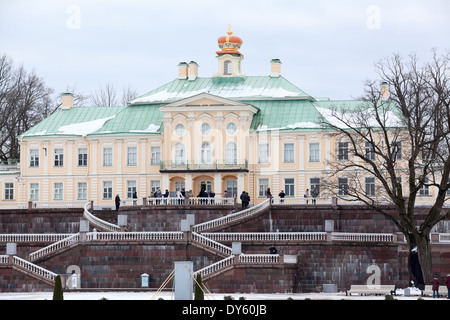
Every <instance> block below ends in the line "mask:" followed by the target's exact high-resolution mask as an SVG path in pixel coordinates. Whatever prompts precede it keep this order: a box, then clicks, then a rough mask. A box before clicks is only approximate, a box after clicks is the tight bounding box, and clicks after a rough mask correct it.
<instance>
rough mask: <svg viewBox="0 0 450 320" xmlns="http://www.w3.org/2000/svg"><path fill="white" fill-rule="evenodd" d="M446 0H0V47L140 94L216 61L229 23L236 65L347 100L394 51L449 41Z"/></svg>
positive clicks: (55, 72)
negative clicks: (237, 42)
mask: <svg viewBox="0 0 450 320" xmlns="http://www.w3.org/2000/svg"><path fill="white" fill-rule="evenodd" d="M449 12H450V1H448V0H427V1H423V0H422V1H417V0H408V1H406V0H387V1H384V0H370V1H366V0H354V1H353V0H347V1H344V0H333V1H320V0H315V1H304V0H296V1H288V0H285V1H274V0H257V1H253V0H245V1H243V0H226V1H225V0H224V1H216V0H197V1H186V0H184V1H175V0H173V1H172V0H165V1H144V0H141V1H138V0H115V1H112V0H109V1H106V0H105V1H93V0H90V1H88V0H84V1H82V0H69V1H66V0H28V1H27V0H1V1H0V54H7V55H8V56H10V57H11V58H12V59H13V60H14V61H15V62H16V63H17V64H23V65H24V66H25V68H26V69H27V70H34V71H35V72H36V73H37V74H38V75H40V76H41V77H43V78H44V80H45V82H46V83H47V85H48V86H49V87H51V88H53V89H54V90H55V92H58V93H60V92H64V91H65V90H66V88H67V86H70V87H72V86H76V88H77V90H78V91H80V92H83V93H85V94H88V93H90V92H92V91H95V90H97V89H98V88H99V87H101V86H104V85H105V84H106V83H111V84H113V85H114V86H115V87H116V88H118V89H119V90H120V91H121V89H122V87H124V86H131V87H132V88H135V89H136V90H137V92H138V93H139V94H144V93H146V92H148V91H150V90H152V89H154V88H156V87H158V86H161V85H163V84H165V83H167V82H169V81H171V80H173V79H175V78H176V77H177V65H178V63H179V62H180V61H186V62H189V61H191V60H194V61H196V62H197V63H198V64H199V66H200V68H199V75H200V76H203V77H210V76H211V75H212V74H213V73H214V72H216V69H217V60H216V54H215V52H216V51H217V50H218V47H217V38H218V37H219V36H222V35H226V32H227V27H228V25H231V26H232V28H233V32H234V35H237V36H239V37H241V38H242V39H243V41H244V43H243V45H242V47H241V50H240V51H241V53H242V54H244V57H245V58H244V60H243V62H242V71H243V73H244V74H246V75H249V76H251V75H252V76H256V75H268V74H269V70H270V67H269V62H270V60H271V59H272V58H279V59H281V61H282V63H283V64H282V74H283V76H284V77H286V78H287V79H288V80H289V81H291V82H292V83H293V84H295V85H296V86H298V87H299V88H300V89H302V90H303V91H305V92H307V93H308V94H310V95H312V96H314V97H330V98H331V99H352V98H355V97H359V96H360V95H361V93H362V91H363V82H364V80H367V79H377V76H376V74H375V73H374V63H375V62H376V61H377V60H379V59H381V58H383V57H386V56H391V55H392V54H393V53H401V54H403V55H405V56H407V55H408V54H410V53H416V54H417V55H418V56H419V58H421V59H422V60H427V59H429V57H430V55H431V49H432V48H437V49H438V50H440V51H441V52H444V51H445V50H448V49H450V19H449V18H448V15H449Z"/></svg>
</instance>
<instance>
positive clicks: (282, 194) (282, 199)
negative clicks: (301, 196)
mask: <svg viewBox="0 0 450 320" xmlns="http://www.w3.org/2000/svg"><path fill="white" fill-rule="evenodd" d="M285 195H286V194H285V193H284V191H283V190H281V192H280V193H279V194H278V196H279V197H280V199H281V200H280V202H281V203H283V202H284V196H285Z"/></svg>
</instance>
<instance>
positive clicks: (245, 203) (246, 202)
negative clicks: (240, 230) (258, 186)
mask: <svg viewBox="0 0 450 320" xmlns="http://www.w3.org/2000/svg"><path fill="white" fill-rule="evenodd" d="M240 198H241V203H242V208H247V207H248V205H249V203H250V195H249V194H248V192H247V191H242V193H241V196H240Z"/></svg>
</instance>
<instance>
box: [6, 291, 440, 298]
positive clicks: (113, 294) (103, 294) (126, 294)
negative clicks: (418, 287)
mask: <svg viewBox="0 0 450 320" xmlns="http://www.w3.org/2000/svg"><path fill="white" fill-rule="evenodd" d="M411 293H412V295H411V296H404V295H403V290H397V295H396V296H395V299H397V300H417V299H418V298H419V297H420V293H419V292H417V291H414V290H412V292H411ZM154 295H155V292H152V291H145V292H142V291H141V292H133V291H120V292H117V291H98V292H64V300H101V299H107V300H152V298H154V300H158V299H159V298H162V299H164V300H173V299H174V296H173V292H161V293H159V294H158V295H157V296H156V297H154ZM224 296H231V297H233V298H234V300H239V298H241V297H243V298H245V300H287V299H288V298H292V299H294V300H305V299H311V300H385V297H384V296H373V295H371V296H360V295H351V296H346V295H345V292H338V293H293V294H287V293H286V294H284V293H283V294H282V293H277V294H254V293H230V294H211V295H205V300H224ZM52 297H53V292H29V293H0V300H52ZM423 299H424V300H435V301H438V300H439V301H448V300H447V299H445V298H440V299H433V298H432V297H428V296H426V297H423Z"/></svg>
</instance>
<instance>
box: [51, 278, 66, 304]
mask: <svg viewBox="0 0 450 320" xmlns="http://www.w3.org/2000/svg"><path fill="white" fill-rule="evenodd" d="M53 300H64V296H63V288H62V283H61V277H60V276H59V275H57V276H56V278H55V287H54V288H53Z"/></svg>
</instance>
